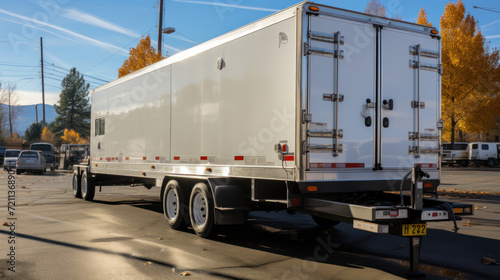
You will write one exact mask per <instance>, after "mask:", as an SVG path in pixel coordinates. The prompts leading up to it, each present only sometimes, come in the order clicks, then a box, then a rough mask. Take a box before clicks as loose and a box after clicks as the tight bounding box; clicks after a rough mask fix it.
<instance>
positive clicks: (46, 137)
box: [41, 127, 55, 143]
mask: <svg viewBox="0 0 500 280" xmlns="http://www.w3.org/2000/svg"><path fill="white" fill-rule="evenodd" d="M41 140H42V142H47V143H54V140H55V137H54V133H52V131H50V129H49V128H48V127H44V128H43V131H42V137H41Z"/></svg>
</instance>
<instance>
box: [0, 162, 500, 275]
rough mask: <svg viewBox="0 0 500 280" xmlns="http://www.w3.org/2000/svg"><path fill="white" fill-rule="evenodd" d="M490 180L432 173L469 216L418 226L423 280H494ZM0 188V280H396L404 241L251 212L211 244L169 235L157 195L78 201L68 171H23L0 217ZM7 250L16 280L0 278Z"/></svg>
mask: <svg viewBox="0 0 500 280" xmlns="http://www.w3.org/2000/svg"><path fill="white" fill-rule="evenodd" d="M496 172H498V170H490V169H488V170H474V169H471V171H469V169H467V170H466V171H464V170H461V169H460V170H459V169H448V168H445V169H444V170H443V176H442V177H443V181H442V183H443V188H442V190H441V191H440V193H441V198H443V199H448V200H451V201H460V202H466V203H473V204H474V205H475V215H474V216H472V217H470V218H468V219H464V220H462V221H458V227H459V228H460V230H459V232H458V233H455V232H453V231H452V227H453V224H452V223H451V222H441V223H429V226H428V233H427V236H425V237H424V239H423V245H422V255H421V262H422V264H423V265H422V267H421V269H422V270H424V271H425V272H427V274H428V275H427V279H498V275H500V266H495V265H485V264H482V263H481V259H482V258H483V257H488V258H491V259H495V260H496V261H497V262H499V261H500V249H499V248H500V234H498V233H499V232H500V231H499V228H500V195H498V194H497V192H496V191H497V189H495V184H496V182H497V181H498V179H499V178H500V177H498V175H496V174H498V173H496ZM465 174H466V175H465ZM464 176H465V177H464ZM464 180H465V181H464ZM467 180H469V181H467ZM467 182H472V183H467ZM472 184H473V185H472ZM0 186H1V189H0V219H2V221H1V222H2V224H3V223H4V222H7V226H3V227H0V252H1V256H0V279H179V278H185V277H190V278H193V279H404V278H405V277H406V276H405V272H406V270H407V269H406V265H407V264H406V260H407V258H408V240H407V239H406V238H401V237H396V236H392V235H381V234H373V233H370V232H365V231H360V230H355V229H353V228H352V225H350V224H344V223H341V224H340V225H338V226H337V227H334V228H332V229H330V230H328V231H325V230H321V229H319V228H318V227H317V226H316V225H315V224H314V223H313V222H312V220H311V219H310V218H309V216H307V215H304V214H295V215H288V214H287V213H286V212H278V213H273V212H270V213H266V212H252V213H251V214H250V215H249V219H248V222H247V224H246V225H244V226H238V227H226V228H222V229H221V231H220V232H219V235H218V236H217V237H216V238H214V239H212V240H210V239H201V238H199V237H197V236H196V235H195V234H194V233H192V231H190V230H189V229H188V230H186V231H174V230H171V229H170V228H169V227H168V226H167V224H166V222H165V221H164V218H163V214H162V209H161V204H160V202H159V199H158V192H159V190H158V188H153V189H151V190H147V189H144V188H142V187H140V188H129V187H103V192H101V193H97V194H96V198H95V201H94V202H87V201H83V200H81V199H76V198H74V197H73V195H72V189H71V177H70V174H69V173H64V172H60V171H58V172H55V173H51V172H47V173H46V174H45V175H43V176H40V175H29V174H27V175H24V174H23V175H21V176H18V177H17V178H16V190H15V191H16V193H15V201H16V205H15V213H14V214H15V215H13V216H10V215H9V210H11V209H9V208H8V206H9V205H8V201H9V198H12V196H11V195H9V193H8V188H7V186H8V177H7V173H6V172H1V173H0ZM471 187H472V189H471ZM483 188H484V189H485V190H488V191H483ZM448 190H449V191H448ZM475 193H476V194H475ZM12 217H15V218H16V220H12V219H9V218H12ZM11 222H15V227H14V231H15V237H14V240H15V242H16V243H15V248H14V250H11V248H10V246H11V245H12V244H9V240H12V239H13V238H11V236H12V234H11V232H12V230H11V228H10V227H9V225H10V224H9V223H11ZM12 252H14V254H15V257H14V260H15V263H14V265H15V272H13V271H11V270H9V268H10V267H12V265H11V263H9V260H10V259H11V256H9V254H12ZM188 275H189V276H188Z"/></svg>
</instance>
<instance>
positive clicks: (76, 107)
mask: <svg viewBox="0 0 500 280" xmlns="http://www.w3.org/2000/svg"><path fill="white" fill-rule="evenodd" d="M61 86H62V90H61V94H60V95H59V101H57V105H55V106H54V108H55V111H56V113H57V115H58V116H57V117H56V119H55V121H54V122H53V123H51V124H50V128H51V130H52V131H53V132H54V133H55V134H56V135H58V136H60V135H62V133H63V132H64V129H70V130H71V129H73V130H74V131H76V132H78V133H80V134H81V135H83V136H85V137H87V136H89V135H90V122H89V120H90V105H89V99H88V96H89V86H90V85H89V84H88V83H87V84H86V83H85V79H84V78H83V75H81V74H80V72H78V71H76V68H72V69H71V70H70V72H69V74H68V75H66V77H65V78H64V79H63V81H62V82H61Z"/></svg>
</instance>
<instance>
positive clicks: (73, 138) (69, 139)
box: [61, 129, 86, 144]
mask: <svg viewBox="0 0 500 280" xmlns="http://www.w3.org/2000/svg"><path fill="white" fill-rule="evenodd" d="M61 139H62V140H63V142H64V143H65V144H86V141H85V139H84V138H82V136H81V135H80V133H78V132H76V131H74V130H73V129H71V130H69V129H65V130H64V134H63V135H62V136H61Z"/></svg>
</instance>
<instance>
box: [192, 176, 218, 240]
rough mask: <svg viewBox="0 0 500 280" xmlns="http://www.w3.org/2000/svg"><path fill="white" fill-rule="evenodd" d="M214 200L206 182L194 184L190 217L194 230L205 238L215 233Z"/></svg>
mask: <svg viewBox="0 0 500 280" xmlns="http://www.w3.org/2000/svg"><path fill="white" fill-rule="evenodd" d="M214 211H215V209H214V200H213V198H212V192H211V191H210V190H209V188H208V187H207V185H206V184H205V183H198V184H196V185H194V188H193V190H192V191H191V196H190V197H189V218H190V220H191V226H192V227H193V229H194V232H195V233H196V234H197V235H198V236H200V237H203V238H207V237H209V236H211V235H213V234H215V225H214Z"/></svg>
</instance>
